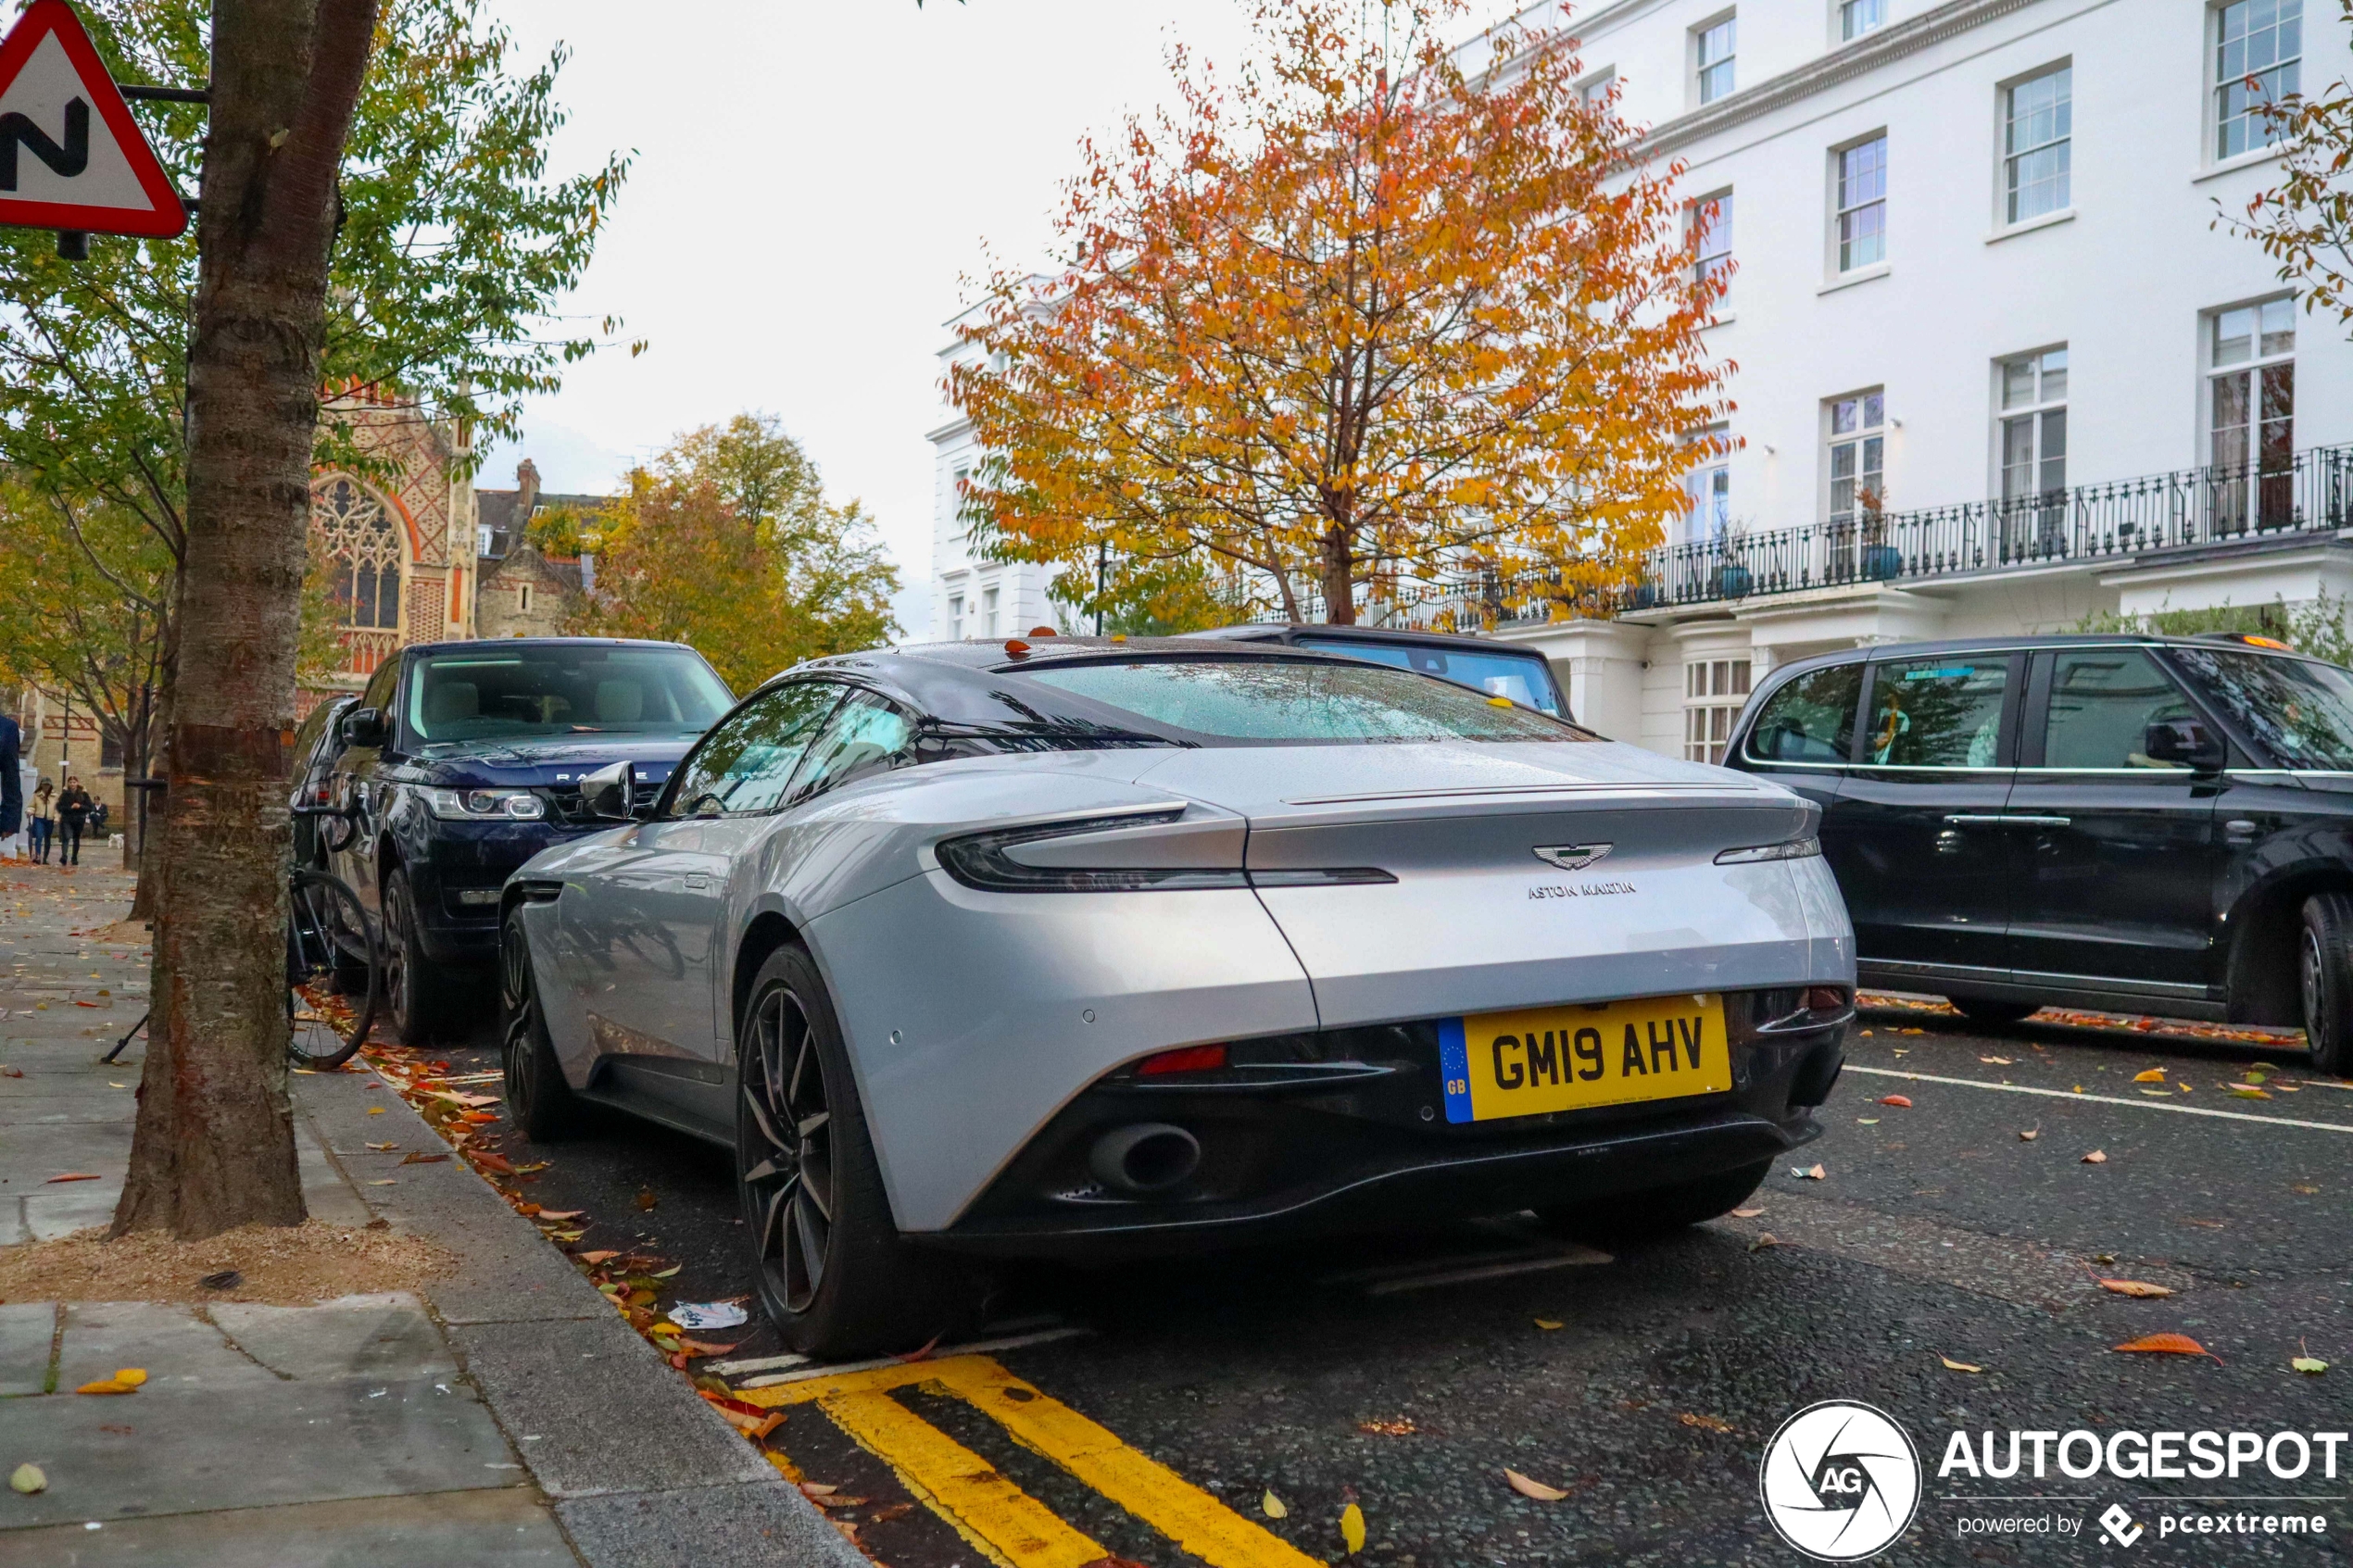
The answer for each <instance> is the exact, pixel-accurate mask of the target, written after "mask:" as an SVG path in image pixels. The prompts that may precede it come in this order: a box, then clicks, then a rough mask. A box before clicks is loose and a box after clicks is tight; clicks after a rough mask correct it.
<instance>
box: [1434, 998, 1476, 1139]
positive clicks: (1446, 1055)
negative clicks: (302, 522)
mask: <svg viewBox="0 0 2353 1568" xmlns="http://www.w3.org/2000/svg"><path fill="white" fill-rule="evenodd" d="M1438 1071H1439V1073H1441V1075H1443V1077H1444V1078H1445V1081H1446V1120H1448V1121H1449V1122H1467V1121H1469V1120H1470V1119H1471V1098H1470V1055H1469V1053H1468V1052H1467V1051H1466V1050H1465V1049H1464V1047H1463V1021H1462V1020H1461V1019H1459V1018H1441V1019H1440V1020H1439V1021H1438Z"/></svg>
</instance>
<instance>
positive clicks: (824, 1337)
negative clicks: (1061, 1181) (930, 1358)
mask: <svg viewBox="0 0 2353 1568" xmlns="http://www.w3.org/2000/svg"><path fill="white" fill-rule="evenodd" d="M736 1193H737V1196H738V1198H739V1199H740V1201H741V1203H742V1206H743V1220H744V1232H745V1235H746V1236H747V1238H748V1239H749V1243H750V1247H751V1252H752V1265H753V1267H752V1272H753V1275H754V1278H755V1279H756V1280H757V1282H758V1288H759V1294H760V1304H761V1307H762V1308H763V1309H764V1310H765V1311H767V1313H768V1318H769V1321H770V1322H771V1323H774V1324H775V1325H776V1332H777V1333H778V1334H779V1335H780V1336H783V1338H784V1341H785V1343H786V1344H787V1345H789V1346H790V1347H791V1348H793V1349H795V1350H798V1351H799V1352H800V1353H801V1354H803V1355H808V1356H816V1357H821V1358H823V1359H825V1360H828V1361H841V1360H845V1359H849V1358H854V1357H860V1356H872V1355H880V1354H887V1353H897V1352H903V1351H907V1350H912V1349H914V1348H917V1347H919V1346H922V1345H924V1344H925V1343H926V1342H927V1341H931V1340H934V1339H937V1338H939V1337H941V1336H950V1335H954V1334H956V1333H958V1332H961V1331H962V1329H963V1327H964V1325H965V1324H966V1323H967V1321H968V1320H969V1318H970V1316H971V1314H972V1311H973V1309H974V1306H975V1302H976V1300H977V1296H978V1293H977V1291H976V1289H975V1282H973V1281H972V1280H971V1279H970V1277H969V1276H968V1275H967V1273H966V1271H965V1269H964V1267H963V1264H962V1263H961V1262H960V1261H958V1260H955V1259H953V1258H948V1257H943V1256H941V1255H939V1254H937V1253H934V1252H929V1251H926V1250H925V1249H924V1248H918V1247H912V1246H910V1245H909V1244H908V1243H907V1242H906V1241H905V1240H904V1239H903V1238H902V1237H901V1236H900V1234H899V1229H898V1226H897V1224H896V1223H895V1222H894V1221H893V1220H892V1218H891V1212H890V1202H889V1199H888V1198H887V1196H886V1194H885V1192H884V1190H883V1181H882V1169H881V1166H880V1164H879V1163H878V1162H877V1161H876V1160H875V1148H874V1143H873V1140H872V1137H871V1135H870V1134H869V1132H868V1129H867V1125H866V1117H865V1112H864V1109H863V1107H862V1104H861V1102H860V1100H859V1098H858V1085H857V1081H856V1079H855V1078H854V1077H852V1075H851V1073H850V1071H849V1053H848V1052H847V1051H846V1050H845V1049H844V1048H843V1047H842V1038H841V1025H840V1023H839V1022H838V1021H837V1019H836V1018H835V1016H834V1009H833V1003H832V1001H831V999H830V998H829V997H827V995H826V993H825V986H824V980H823V979H822V978H821V977H820V976H819V974H818V972H817V964H816V960H814V959H812V958H811V957H810V955H809V950H808V949H807V948H805V947H800V946H799V945H798V944H792V945H788V946H786V947H781V948H779V949H777V951H775V952H774V953H773V954H771V955H770V956H769V958H768V961H767V962H765V963H764V964H762V965H761V968H760V973H759V975H758V976H757V977H756V978H755V979H754V980H753V981H752V984H751V988H750V992H749V996H748V997H746V999H745V1002H744V1008H743V1012H742V1015H741V1017H739V1018H738V1019H737V1020H736Z"/></svg>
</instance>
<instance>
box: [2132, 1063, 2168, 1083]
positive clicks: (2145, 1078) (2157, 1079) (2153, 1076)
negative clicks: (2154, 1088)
mask: <svg viewBox="0 0 2353 1568" xmlns="http://www.w3.org/2000/svg"><path fill="white" fill-rule="evenodd" d="M2133 1082H2134V1083H2135V1084H2162V1083H2163V1082H2165V1069H2163V1068H2162V1067H2152V1068H2150V1069H2149V1070H2148V1071H2147V1072H2146V1073H2133Z"/></svg>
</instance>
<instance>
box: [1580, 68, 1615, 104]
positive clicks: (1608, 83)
mask: <svg viewBox="0 0 2353 1568" xmlns="http://www.w3.org/2000/svg"><path fill="white" fill-rule="evenodd" d="M1615 86H1617V67H1616V66H1604V67H1602V69H1599V70H1597V71H1595V72H1594V73H1593V74H1592V75H1591V76H1589V77H1587V78H1585V80H1584V81H1582V82H1579V83H1578V84H1577V101H1578V102H1579V103H1580V104H1582V105H1584V106H1585V107H1587V108H1589V109H1597V108H1600V107H1602V105H1603V104H1604V103H1605V102H1606V101H1607V100H1608V98H1609V90H1610V89H1611V88H1613V87H1615Z"/></svg>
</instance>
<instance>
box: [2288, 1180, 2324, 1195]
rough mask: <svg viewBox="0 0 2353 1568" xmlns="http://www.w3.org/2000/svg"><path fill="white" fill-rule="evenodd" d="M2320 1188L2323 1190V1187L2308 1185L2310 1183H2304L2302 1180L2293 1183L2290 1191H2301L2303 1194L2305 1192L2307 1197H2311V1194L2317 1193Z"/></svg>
mask: <svg viewBox="0 0 2353 1568" xmlns="http://www.w3.org/2000/svg"><path fill="white" fill-rule="evenodd" d="M2320 1190H2321V1189H2320V1188H2319V1187H2316V1186H2308V1185H2305V1184H2304V1183H2302V1182H2298V1183H2296V1185H2293V1186H2291V1187H2289V1188H2288V1191H2290V1192H2300V1193H2302V1194H2303V1195H2304V1196H2305V1197H2307V1198H2309V1197H2311V1196H2312V1194H2314V1193H2316V1192H2318V1191H2320Z"/></svg>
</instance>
